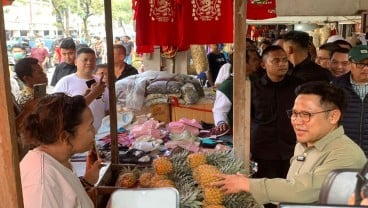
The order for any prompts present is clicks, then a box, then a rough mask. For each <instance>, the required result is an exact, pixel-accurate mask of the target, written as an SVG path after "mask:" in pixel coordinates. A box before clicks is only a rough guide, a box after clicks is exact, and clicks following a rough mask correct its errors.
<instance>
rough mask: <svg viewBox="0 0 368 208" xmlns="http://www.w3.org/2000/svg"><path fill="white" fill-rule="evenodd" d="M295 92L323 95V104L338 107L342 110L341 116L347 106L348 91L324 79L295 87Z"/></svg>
mask: <svg viewBox="0 0 368 208" xmlns="http://www.w3.org/2000/svg"><path fill="white" fill-rule="evenodd" d="M295 94H296V95H297V96H298V95H300V94H313V95H318V96H320V97H321V100H320V104H321V106H328V107H336V108H338V109H339V110H340V112H341V117H340V120H339V122H340V121H341V118H342V117H343V115H344V113H345V110H346V107H347V98H346V93H345V91H344V90H343V89H341V88H339V87H336V86H334V85H332V84H329V83H327V82H323V81H312V82H307V83H305V84H302V85H300V86H298V87H297V88H296V89H295Z"/></svg>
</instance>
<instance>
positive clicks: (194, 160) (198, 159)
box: [187, 152, 207, 169]
mask: <svg viewBox="0 0 368 208" xmlns="http://www.w3.org/2000/svg"><path fill="white" fill-rule="evenodd" d="M187 160H188V163H189V166H190V168H192V169H194V168H196V167H198V166H200V165H204V164H206V162H207V161H206V155H205V154H204V153H202V152H198V153H193V154H190V155H188V157H187Z"/></svg>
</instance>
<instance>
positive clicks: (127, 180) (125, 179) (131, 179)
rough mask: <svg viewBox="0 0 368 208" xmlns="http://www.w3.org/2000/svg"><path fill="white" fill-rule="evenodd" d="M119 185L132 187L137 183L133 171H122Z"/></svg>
mask: <svg viewBox="0 0 368 208" xmlns="http://www.w3.org/2000/svg"><path fill="white" fill-rule="evenodd" d="M118 181H119V186H121V187H125V188H132V187H134V186H135V184H136V183H137V178H136V176H135V175H134V173H124V174H122V175H121V176H120V177H119V179H118Z"/></svg>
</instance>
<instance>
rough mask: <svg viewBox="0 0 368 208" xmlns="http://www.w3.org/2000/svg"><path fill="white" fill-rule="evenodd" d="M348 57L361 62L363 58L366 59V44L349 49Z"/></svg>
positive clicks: (367, 48) (367, 55)
mask: <svg viewBox="0 0 368 208" xmlns="http://www.w3.org/2000/svg"><path fill="white" fill-rule="evenodd" d="M349 59H350V60H352V61H353V62H361V61H362V60H364V59H368V46H366V45H359V46H356V47H354V48H352V49H350V51H349Z"/></svg>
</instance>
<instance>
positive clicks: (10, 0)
mask: <svg viewBox="0 0 368 208" xmlns="http://www.w3.org/2000/svg"><path fill="white" fill-rule="evenodd" d="M12 3H13V0H2V4H3V6H8V5H11V4H12Z"/></svg>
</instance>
